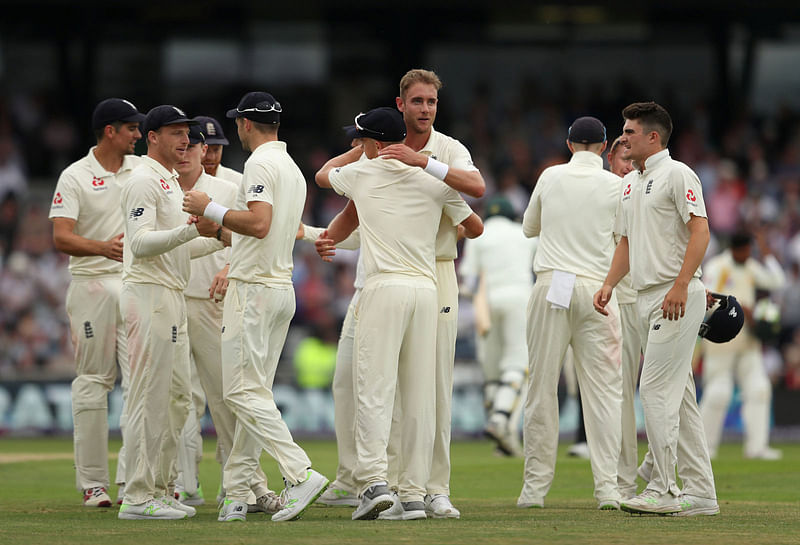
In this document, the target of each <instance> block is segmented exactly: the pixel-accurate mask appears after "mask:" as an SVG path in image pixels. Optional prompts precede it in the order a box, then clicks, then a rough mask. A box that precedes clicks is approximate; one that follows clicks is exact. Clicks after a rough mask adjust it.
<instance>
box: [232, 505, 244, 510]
mask: <svg viewBox="0 0 800 545" xmlns="http://www.w3.org/2000/svg"><path fill="white" fill-rule="evenodd" d="M233 510H234V511H244V507H243V506H241V505H237V506H236V507H234V508H233Z"/></svg>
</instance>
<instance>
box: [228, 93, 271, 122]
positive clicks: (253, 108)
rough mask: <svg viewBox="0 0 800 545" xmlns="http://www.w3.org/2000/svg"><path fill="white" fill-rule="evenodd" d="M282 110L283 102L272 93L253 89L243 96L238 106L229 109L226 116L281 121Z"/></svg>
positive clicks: (261, 120) (259, 120) (260, 120)
mask: <svg viewBox="0 0 800 545" xmlns="http://www.w3.org/2000/svg"><path fill="white" fill-rule="evenodd" d="M282 111H283V108H281V103H280V102H278V101H277V100H275V97H273V96H272V95H271V94H269V93H265V92H263V91H251V92H249V93H247V94H246V95H244V96H243V97H242V100H240V101H239V105H238V106H236V107H235V108H231V109H230V110H228V113H227V114H225V116H226V117H229V118H232V119H235V118H237V117H244V118H246V119H249V120H251V121H255V122H257V123H279V122H280V120H281V112H282Z"/></svg>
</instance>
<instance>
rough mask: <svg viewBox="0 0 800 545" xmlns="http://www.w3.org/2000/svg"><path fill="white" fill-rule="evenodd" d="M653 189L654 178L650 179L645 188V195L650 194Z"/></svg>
mask: <svg viewBox="0 0 800 545" xmlns="http://www.w3.org/2000/svg"><path fill="white" fill-rule="evenodd" d="M652 189H653V180H649V181H648V182H647V189H645V190H644V193H645V195H649V194H650V191H652Z"/></svg>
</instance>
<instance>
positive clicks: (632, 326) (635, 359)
mask: <svg viewBox="0 0 800 545" xmlns="http://www.w3.org/2000/svg"><path fill="white" fill-rule="evenodd" d="M638 316H639V311H638V309H637V306H636V303H625V304H620V305H619V317H620V323H621V325H622V448H621V450H620V453H619V467H618V468H617V473H618V475H617V483H618V484H619V493H620V495H621V496H622V499H628V498H632V497H633V496H635V495H636V470H637V469H638V466H639V443H638V439H637V437H636V407H635V405H634V400H635V399H636V384H637V383H638V382H639V365H640V364H641V362H642V342H641V340H640V339H639V327H638V322H639V317H638Z"/></svg>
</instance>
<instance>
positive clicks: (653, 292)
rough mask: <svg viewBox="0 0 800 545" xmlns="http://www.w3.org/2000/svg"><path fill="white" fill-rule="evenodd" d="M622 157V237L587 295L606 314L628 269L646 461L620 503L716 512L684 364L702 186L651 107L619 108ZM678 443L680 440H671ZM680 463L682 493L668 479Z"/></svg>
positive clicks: (660, 113) (697, 316) (705, 235)
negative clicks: (634, 492) (648, 465)
mask: <svg viewBox="0 0 800 545" xmlns="http://www.w3.org/2000/svg"><path fill="white" fill-rule="evenodd" d="M622 115H623V118H624V119H625V125H624V126H623V130H622V133H623V134H622V137H621V141H620V143H621V145H622V146H623V157H625V158H629V159H631V160H632V161H633V163H634V165H635V166H636V169H635V170H634V171H633V172H631V173H629V174H628V175H627V176H625V178H624V181H623V191H622V200H621V203H620V212H619V213H618V215H617V224H616V227H615V231H616V232H617V233H618V234H620V235H621V238H620V241H619V244H618V245H617V249H616V251H615V252H614V259H613V261H612V263H611V267H610V269H609V272H608V275H607V277H606V279H605V281H604V284H603V286H602V288H601V289H600V290H598V291H597V293H596V294H595V296H594V306H595V308H596V309H597V310H598V312H601V313H602V314H606V313H607V309H606V307H607V305H608V303H609V302H610V301H611V296H612V294H613V288H614V287H615V286H616V285H617V284H618V282H619V281H620V279H621V278H622V277H623V276H624V275H625V274H626V273H627V272H628V271H629V270H630V273H631V282H632V285H633V288H634V289H635V290H636V291H637V308H638V310H639V316H638V318H639V319H638V326H639V327H638V329H639V335H640V338H641V342H642V348H643V350H644V363H643V365H642V374H641V377H640V384H639V395H640V398H641V401H642V407H643V409H644V415H645V426H646V429H647V438H648V440H649V442H650V451H651V452H652V457H653V467H652V473H651V475H650V480H649V483H648V484H647V487H646V488H645V490H644V491H643V492H642V493H641V494H639V495H638V496H636V497H634V498H632V499H629V500H624V501H623V502H622V503H621V508H622V509H623V510H625V511H628V512H631V513H658V514H669V513H679V514H680V515H682V516H692V515H715V514H717V513H719V506H718V504H717V500H716V490H715V486H714V475H713V472H712V469H711V461H710V458H709V455H708V447H707V446H706V440H705V433H704V431H703V422H702V419H701V417H700V412H699V410H698V408H697V401H696V396H695V387H694V378H693V377H692V369H691V359H692V352H693V350H694V345H695V339H696V338H697V332H698V330H699V327H700V323H701V322H702V320H703V315H704V313H705V308H706V295H705V287H704V286H703V283H702V282H701V281H700V275H701V270H700V263H701V262H702V260H703V256H704V254H705V251H706V247H707V246H708V241H709V238H710V235H709V230H708V220H707V219H706V210H705V205H704V203H703V194H702V189H701V186H700V180H699V179H698V178H697V175H696V174H695V173H694V172H692V170H691V169H689V168H688V167H687V166H686V165H684V164H683V163H680V162H678V161H675V160H674V159H672V158H671V157H670V155H669V150H667V143H668V141H669V137H670V135H671V133H672V120H671V118H670V116H669V114H668V113H667V111H666V110H665V109H664V108H663V107H661V106H660V105H658V104H656V103H654V102H639V103H634V104H631V105H629V106H627V107H626V108H625V109H624V110H623V111H622ZM679 430H680V435H681V439H680V441H679V440H678V435H679ZM678 459H681V465H683V470H681V476H682V480H683V484H684V488H683V491H682V492H681V490H680V489H678V486H677V483H676V482H675V469H676V462H677V461H678Z"/></svg>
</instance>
